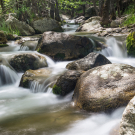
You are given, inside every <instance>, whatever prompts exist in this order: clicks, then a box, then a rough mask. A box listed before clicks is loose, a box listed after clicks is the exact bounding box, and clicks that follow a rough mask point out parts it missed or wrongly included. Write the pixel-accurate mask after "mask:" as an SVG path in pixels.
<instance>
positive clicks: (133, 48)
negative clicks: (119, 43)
mask: <svg viewBox="0 0 135 135" xmlns="http://www.w3.org/2000/svg"><path fill="white" fill-rule="evenodd" d="M126 42H127V52H128V55H130V56H135V32H132V33H130V34H129V35H128V37H127V40H126Z"/></svg>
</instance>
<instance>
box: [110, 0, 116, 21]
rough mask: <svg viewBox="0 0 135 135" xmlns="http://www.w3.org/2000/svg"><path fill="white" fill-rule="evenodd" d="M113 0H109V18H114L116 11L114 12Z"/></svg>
mask: <svg viewBox="0 0 135 135" xmlns="http://www.w3.org/2000/svg"><path fill="white" fill-rule="evenodd" d="M114 4H115V0H111V1H110V20H115V19H116V12H115V5H114Z"/></svg>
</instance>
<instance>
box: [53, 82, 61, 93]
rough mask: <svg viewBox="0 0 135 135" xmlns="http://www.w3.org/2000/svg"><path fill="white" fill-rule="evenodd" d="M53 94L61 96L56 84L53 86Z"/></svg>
mask: <svg viewBox="0 0 135 135" xmlns="http://www.w3.org/2000/svg"><path fill="white" fill-rule="evenodd" d="M53 93H54V94H57V95H60V94H61V88H60V87H59V86H57V85H56V84H55V85H54V86H53Z"/></svg>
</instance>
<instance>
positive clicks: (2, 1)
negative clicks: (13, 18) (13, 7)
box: [0, 0, 5, 13]
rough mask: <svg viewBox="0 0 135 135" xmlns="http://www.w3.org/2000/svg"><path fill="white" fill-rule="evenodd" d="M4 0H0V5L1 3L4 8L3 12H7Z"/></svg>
mask: <svg viewBox="0 0 135 135" xmlns="http://www.w3.org/2000/svg"><path fill="white" fill-rule="evenodd" d="M4 2H5V1H4V0H0V5H1V8H2V13H5V5H4Z"/></svg>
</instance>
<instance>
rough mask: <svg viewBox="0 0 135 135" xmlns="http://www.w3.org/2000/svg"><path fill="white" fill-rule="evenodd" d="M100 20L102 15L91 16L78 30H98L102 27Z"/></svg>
mask: <svg viewBox="0 0 135 135" xmlns="http://www.w3.org/2000/svg"><path fill="white" fill-rule="evenodd" d="M100 20H101V17H99V16H94V17H91V18H89V19H88V20H86V21H84V22H83V23H82V24H81V25H80V27H79V28H78V29H77V30H76V31H87V32H90V31H98V30H100V29H101V28H102V27H101V24H100Z"/></svg>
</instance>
